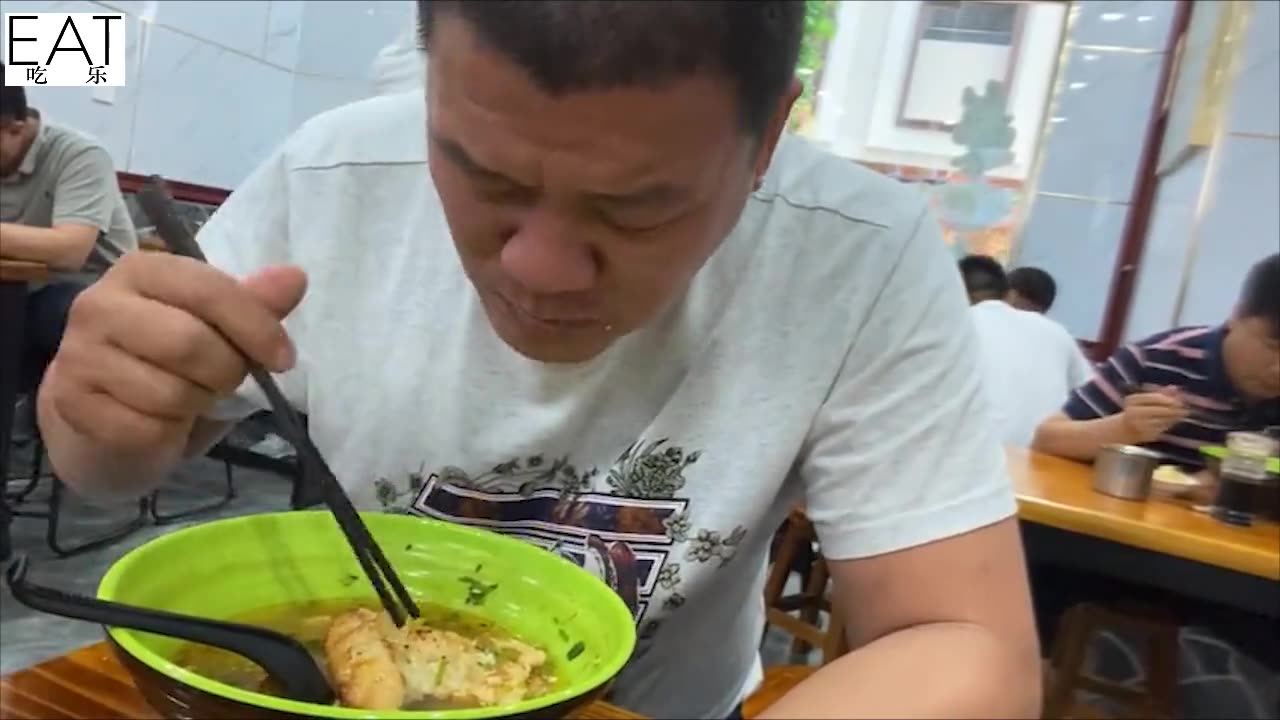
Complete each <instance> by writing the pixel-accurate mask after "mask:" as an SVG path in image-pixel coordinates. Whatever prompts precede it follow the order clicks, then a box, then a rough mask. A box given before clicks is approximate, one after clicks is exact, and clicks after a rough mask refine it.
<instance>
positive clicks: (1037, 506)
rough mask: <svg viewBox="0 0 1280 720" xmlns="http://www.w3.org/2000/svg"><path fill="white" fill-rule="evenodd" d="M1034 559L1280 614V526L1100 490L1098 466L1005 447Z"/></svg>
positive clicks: (1025, 538) (1025, 539)
mask: <svg viewBox="0 0 1280 720" xmlns="http://www.w3.org/2000/svg"><path fill="white" fill-rule="evenodd" d="M1007 456H1008V463H1009V472H1010V475H1011V476H1012V478H1013V485H1014V490H1015V492H1016V494H1017V497H1018V517H1019V519H1020V520H1021V525H1022V536H1023V542H1024V543H1025V544H1026V546H1027V556H1028V560H1029V561H1030V562H1032V563H1033V564H1035V563H1041V564H1044V565H1048V566H1061V567H1065V568H1069V569H1074V570H1077V571H1083V572H1088V573H1094V574H1100V575H1104V576H1110V577H1113V578H1116V579H1119V580H1123V581H1125V582H1129V583H1133V584H1136V585H1144V586H1147V587H1152V588H1159V589H1162V590H1165V591H1169V592H1173V593H1175V594H1177V595H1181V596H1185V597H1188V598H1196V599H1199V600H1207V601H1210V602H1212V603H1216V604H1217V605H1221V606H1225V607H1230V608H1236V609H1240V610H1246V611H1249V612H1251V613H1255V614H1258V615H1264V616H1267V617H1271V618H1277V617H1280V526H1277V525H1276V524H1275V523H1271V522H1262V521H1259V522H1256V523H1255V524H1254V525H1253V526H1252V527H1236V526H1232V525H1227V524H1224V523H1221V522H1218V521H1217V520H1215V519H1213V517H1211V516H1210V515H1208V514H1207V513H1203V512H1200V511H1197V510H1195V509H1193V508H1192V507H1191V505H1190V504H1189V503H1182V502H1177V501H1169V500H1160V499H1151V500H1147V501H1145V502H1139V501H1133V500H1121V499H1120V498H1113V497H1110V496H1108V495H1103V494H1101V493H1097V492H1094V491H1093V488H1092V482H1093V470H1092V468H1091V467H1090V466H1088V465H1084V464H1081V463H1077V462H1073V461H1071V460H1063V459H1061V458H1056V457H1050V456H1047V455H1041V454H1038V453H1034V452H1029V451H1027V450H1021V449H1012V448H1011V449H1009V450H1008V451H1007Z"/></svg>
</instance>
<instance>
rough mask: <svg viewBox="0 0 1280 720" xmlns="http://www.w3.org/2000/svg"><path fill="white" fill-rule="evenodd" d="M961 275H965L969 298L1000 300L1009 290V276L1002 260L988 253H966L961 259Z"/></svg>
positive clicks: (965, 286) (974, 299)
mask: <svg viewBox="0 0 1280 720" xmlns="http://www.w3.org/2000/svg"><path fill="white" fill-rule="evenodd" d="M960 275H961V276H962V277H964V289H965V290H968V291H969V299H970V300H972V301H974V302H978V301H981V300H1000V299H1002V298H1004V296H1005V293H1007V292H1009V278H1007V277H1005V274H1004V268H1003V267H1002V266H1001V265H1000V261H998V260H996V259H995V258H993V257H988V256H986V255H966V256H965V257H964V258H962V259H961V260H960Z"/></svg>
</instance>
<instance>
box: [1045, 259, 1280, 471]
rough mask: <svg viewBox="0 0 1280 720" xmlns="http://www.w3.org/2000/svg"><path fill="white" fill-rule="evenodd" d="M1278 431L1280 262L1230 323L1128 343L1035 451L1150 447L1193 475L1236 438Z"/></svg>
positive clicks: (1247, 293) (1252, 278)
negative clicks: (1238, 433) (1211, 448)
mask: <svg viewBox="0 0 1280 720" xmlns="http://www.w3.org/2000/svg"><path fill="white" fill-rule="evenodd" d="M1277 427H1280V254H1277V255H1271V256H1269V257H1267V258H1265V259H1263V260H1261V261H1259V262H1258V263H1257V264H1256V265H1254V266H1253V269H1252V270H1250V272H1249V274H1248V277H1246V278H1245V281H1244V285H1243V288H1242V289H1241V292H1240V299H1239V302H1238V303H1237V305H1236V307H1235V310H1234V312H1233V313H1232V314H1231V317H1230V318H1228V319H1227V321H1226V322H1225V323H1223V324H1222V325H1219V326H1216V327H1211V326H1196V327H1181V328H1174V329H1172V330H1167V331H1165V332H1162V333H1158V334H1156V335H1153V336H1152V337H1149V338H1146V339H1144V340H1140V341H1138V342H1136V343H1132V344H1130V345H1126V346H1124V347H1122V348H1120V349H1119V350H1117V351H1116V353H1115V354H1114V355H1112V356H1111V357H1110V358H1109V359H1108V360H1107V361H1106V362H1105V363H1102V364H1101V365H1100V366H1099V367H1098V371H1097V374H1096V375H1095V377H1094V379H1093V380H1092V381H1090V382H1088V383H1086V384H1085V385H1082V386H1081V387H1079V388H1076V389H1075V390H1073V391H1072V393H1071V396H1070V397H1069V398H1068V399H1067V401H1066V404H1065V405H1063V407H1062V411H1061V412H1059V413H1057V414H1055V415H1054V416H1053V417H1050V418H1048V419H1046V420H1045V421H1044V422H1043V423H1042V424H1041V425H1040V427H1039V428H1038V429H1037V430H1036V436H1035V443H1034V447H1035V449H1037V450H1040V451H1043V452H1046V453H1050V454H1052V455H1061V456H1063V457H1069V458H1075V459H1078V460H1092V459H1093V458H1094V456H1096V455H1097V453H1098V451H1099V450H1101V449H1102V448H1103V447H1106V446H1107V445H1112V444H1123V445H1141V446H1144V447H1149V448H1151V449H1153V450H1155V451H1157V452H1159V453H1161V454H1162V455H1164V456H1165V457H1167V458H1169V459H1171V460H1173V461H1174V462H1176V463H1178V464H1180V465H1183V466H1184V467H1187V468H1193V469H1199V468H1203V467H1204V465H1205V458H1204V456H1203V455H1202V453H1201V452H1200V449H1201V448H1202V447H1204V446H1206V445H1221V444H1223V442H1224V441H1225V439H1226V436H1227V433H1229V432H1231V431H1234V430H1252V431H1265V430H1267V429H1268V428H1277Z"/></svg>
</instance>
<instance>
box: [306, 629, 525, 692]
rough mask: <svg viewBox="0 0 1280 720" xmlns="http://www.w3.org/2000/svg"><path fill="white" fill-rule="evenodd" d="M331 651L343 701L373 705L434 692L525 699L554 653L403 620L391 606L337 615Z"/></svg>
mask: <svg viewBox="0 0 1280 720" xmlns="http://www.w3.org/2000/svg"><path fill="white" fill-rule="evenodd" d="M325 654H326V659H327V661H328V664H329V668H330V673H331V675H332V677H333V682H334V684H335V688H334V689H335V690H337V692H338V697H339V698H340V699H341V700H342V703H343V704H344V705H348V706H351V707H357V708H363V709H367V710H383V709H394V708H403V707H405V706H412V705H414V704H417V703H420V702H423V701H426V700H434V701H436V702H443V703H447V704H449V705H453V706H460V707H485V706H491V705H504V704H508V703H513V702H518V701H520V700H522V699H524V698H525V697H527V696H528V695H529V692H530V689H531V686H534V685H536V683H535V682H533V680H534V677H533V675H534V672H535V671H536V670H537V669H538V668H539V667H541V666H542V665H543V663H545V662H546V659H547V657H546V654H545V653H543V652H542V651H541V650H538V649H536V648H534V647H532V646H530V645H527V644H525V643H523V642H520V641H519V640H515V639H514V638H507V637H498V636H493V635H489V634H479V635H478V636H476V637H469V636H467V635H463V634H461V633H458V632H454V631H452V630H446V629H441V628H434V627H431V626H430V625H427V624H425V623H423V622H420V621H410V622H409V623H407V624H406V625H405V626H404V627H403V628H396V627H395V626H394V625H393V624H392V623H391V621H390V619H389V618H387V616H386V615H385V614H380V613H375V612H373V611H372V610H366V609H363V608H362V609H358V610H352V611H350V612H347V613H343V614H342V615H339V616H337V617H336V618H334V620H333V624H332V625H331V626H330V628H329V633H328V636H327V637H326V639H325ZM392 703H394V704H392Z"/></svg>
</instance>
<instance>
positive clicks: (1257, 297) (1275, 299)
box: [1236, 253, 1280, 337]
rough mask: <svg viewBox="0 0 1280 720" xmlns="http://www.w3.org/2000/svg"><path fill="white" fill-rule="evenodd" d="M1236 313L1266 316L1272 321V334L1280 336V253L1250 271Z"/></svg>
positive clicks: (1253, 316)
mask: <svg viewBox="0 0 1280 720" xmlns="http://www.w3.org/2000/svg"><path fill="white" fill-rule="evenodd" d="M1236 314H1237V315H1239V316H1240V317H1242V318H1255V317H1260V318H1265V319H1266V320H1268V321H1270V323H1271V334H1272V335H1273V336H1274V337H1280V253H1276V254H1275V255H1270V256H1268V257H1266V258H1264V259H1262V260H1261V261H1259V262H1258V264H1257V265H1254V266H1253V269H1252V270H1250V271H1249V276H1248V277H1247V278H1245V281H1244V289H1243V290H1242V291H1241V292H1240V304H1239V307H1238V308H1237V310H1236Z"/></svg>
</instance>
